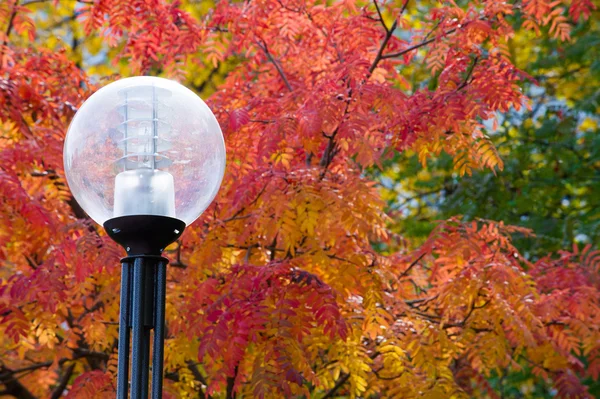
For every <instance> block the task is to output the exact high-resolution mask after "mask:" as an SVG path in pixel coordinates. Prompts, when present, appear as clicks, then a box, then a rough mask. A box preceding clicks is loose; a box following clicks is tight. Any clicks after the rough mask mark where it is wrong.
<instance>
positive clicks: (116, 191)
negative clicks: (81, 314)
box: [64, 76, 225, 399]
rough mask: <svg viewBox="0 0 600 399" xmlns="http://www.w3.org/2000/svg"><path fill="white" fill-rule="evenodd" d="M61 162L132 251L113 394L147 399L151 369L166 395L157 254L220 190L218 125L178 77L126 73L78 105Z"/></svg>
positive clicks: (158, 393) (92, 208) (125, 265)
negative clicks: (168, 77)
mask: <svg viewBox="0 0 600 399" xmlns="http://www.w3.org/2000/svg"><path fill="white" fill-rule="evenodd" d="M64 164H65V174H66V176H67V182H68V184H69V187H70V189H71V192H72V193H73V196H74V197H75V199H76V200H77V202H78V203H79V205H80V206H81V207H82V208H83V209H84V210H85V211H86V212H87V214H88V215H89V216H90V217H91V218H92V219H94V220H95V221H96V222H97V223H98V224H101V225H103V226H104V229H105V230H106V232H107V234H108V235H109V236H110V237H111V238H112V239H113V240H114V241H116V242H117V243H119V244H120V245H121V246H123V247H124V248H125V250H126V252H127V257H125V258H123V259H121V264H122V275H121V276H122V277H121V304H120V315H119V360H118V377H117V398H119V399H126V398H127V397H128V392H129V390H130V388H131V398H132V399H146V398H147V397H148V385H149V383H148V382H149V381H148V377H149V369H150V368H151V369H152V390H151V392H152V398H155V399H158V398H161V397H162V381H163V376H162V374H163V355H164V331H165V294H166V267H167V264H168V260H167V259H166V258H164V257H162V256H161V254H162V251H163V250H164V248H165V247H166V246H168V245H169V244H171V243H173V242H175V241H176V240H177V239H178V238H179V237H180V236H181V234H182V233H183V230H184V229H185V227H186V225H189V224H190V223H192V222H193V221H194V220H196V219H197V218H198V217H199V216H200V214H202V212H203V211H204V210H205V209H206V208H207V207H208V205H209V204H210V203H211V202H212V200H213V199H214V197H215V195H216V194H217V191H218V190H219V186H220V184H221V180H222V178H223V173H224V170H225V144H224V142H223V135H222V133H221V129H220V127H219V124H218V122H217V120H216V118H215V116H214V115H213V113H212V112H211V111H210V109H209V108H208V106H207V105H206V104H205V103H204V101H202V100H201V99H200V98H199V97H198V96H197V95H196V94H194V93H193V92H192V91H190V90H188V89H187V88H185V87H184V86H182V85H180V84H179V83H176V82H174V81H171V80H167V79H161V78H156V77H149V76H140V77H133V78H127V79H121V80H118V81H116V82H113V83H111V84H109V85H107V86H105V87H103V88H102V89H100V90H98V91H97V92H96V93H94V94H93V95H92V96H91V97H90V98H89V99H88V100H87V101H86V102H84V103H83V105H82V106H81V107H80V109H79V110H78V111H77V113H76V114H75V117H74V118H73V121H72V122H71V125H70V126H69V130H68V132H67V137H66V139H65V148H64ZM151 330H154V334H153V340H152V341H153V343H152V345H153V353H152V362H151V365H150V338H151ZM130 341H131V362H130V359H129V352H130ZM130 366H131V375H130V374H129V371H130ZM130 380H131V384H130V383H129V381H130Z"/></svg>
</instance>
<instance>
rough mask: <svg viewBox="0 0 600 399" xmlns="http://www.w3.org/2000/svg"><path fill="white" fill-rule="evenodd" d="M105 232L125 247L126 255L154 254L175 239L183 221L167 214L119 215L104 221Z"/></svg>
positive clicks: (180, 231) (158, 254)
mask: <svg viewBox="0 0 600 399" xmlns="http://www.w3.org/2000/svg"><path fill="white" fill-rule="evenodd" d="M104 229H105V230H106V233H107V234H108V235H109V236H110V238H112V239H113V240H114V241H115V242H117V243H118V244H119V245H121V246H122V247H123V248H125V251H127V255H128V256H137V255H156V256H160V255H161V254H162V252H163V250H164V249H165V248H166V247H167V246H168V245H169V244H172V243H174V242H175V241H177V239H178V238H179V237H181V234H183V230H184V229H185V222H183V221H182V220H179V219H175V218H172V217H168V216H157V215H131V216H119V217H116V218H112V219H108V220H107V221H106V222H104Z"/></svg>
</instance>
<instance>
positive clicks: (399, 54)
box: [381, 24, 467, 60]
mask: <svg viewBox="0 0 600 399" xmlns="http://www.w3.org/2000/svg"><path fill="white" fill-rule="evenodd" d="M466 25H467V24H464V25H463V27H464V26H466ZM457 30H458V28H452V29H450V30H448V31H446V32H445V33H444V36H445V35H449V34H451V33H454V32H456V31H457ZM436 40H437V38H436V37H432V38H431V39H427V40H424V41H422V42H421V43H417V44H415V45H414V46H410V47H408V48H405V49H404V50H401V51H398V52H397V53H389V54H384V55H382V56H381V58H382V59H384V60H385V59H388V58H395V57H400V56H403V55H404V54H406V53H410V52H411V51H413V50H416V49H418V48H421V47H423V46H427V45H428V44H430V43H432V42H434V41H436Z"/></svg>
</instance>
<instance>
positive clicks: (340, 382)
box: [321, 374, 350, 399]
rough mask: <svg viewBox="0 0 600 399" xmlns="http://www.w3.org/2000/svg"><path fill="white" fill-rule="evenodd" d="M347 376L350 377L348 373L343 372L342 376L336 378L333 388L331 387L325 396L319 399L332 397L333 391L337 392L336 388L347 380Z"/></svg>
mask: <svg viewBox="0 0 600 399" xmlns="http://www.w3.org/2000/svg"><path fill="white" fill-rule="evenodd" d="M349 378H350V374H345V375H344V376H343V377H342V378H340V379H339V380H338V382H337V383H336V384H335V385H334V386H333V388H331V389H330V390H329V391H328V392H327V393H326V394H325V396H323V397H322V398H321V399H329V398H333V395H335V393H336V392H337V390H338V389H340V388H341V387H342V385H344V384H345V383H346V381H348V379H349Z"/></svg>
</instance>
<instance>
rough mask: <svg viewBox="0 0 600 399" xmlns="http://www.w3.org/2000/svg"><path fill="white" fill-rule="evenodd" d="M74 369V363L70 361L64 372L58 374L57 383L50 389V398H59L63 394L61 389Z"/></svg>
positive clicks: (63, 388) (65, 385)
mask: <svg viewBox="0 0 600 399" xmlns="http://www.w3.org/2000/svg"><path fill="white" fill-rule="evenodd" d="M74 369H75V363H72V364H70V365H69V367H67V369H66V370H65V372H64V373H63V374H62V375H61V376H60V379H59V380H58V385H56V387H55V388H54V389H53V390H52V395H51V396H50V399H60V397H61V396H62V394H63V391H64V390H65V388H66V387H67V384H68V383H69V379H71V376H72V375H73V370H74Z"/></svg>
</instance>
